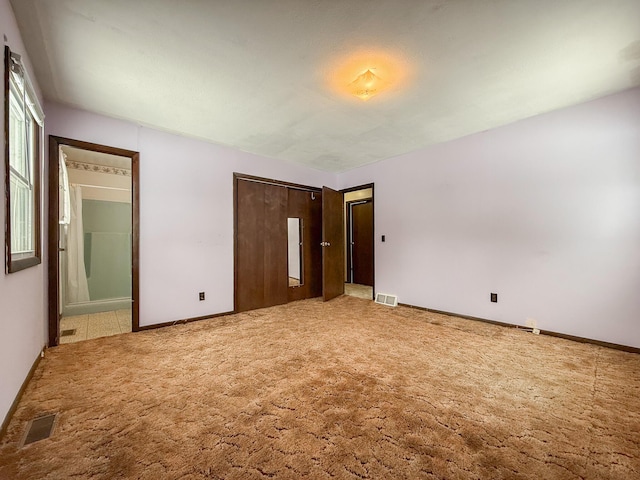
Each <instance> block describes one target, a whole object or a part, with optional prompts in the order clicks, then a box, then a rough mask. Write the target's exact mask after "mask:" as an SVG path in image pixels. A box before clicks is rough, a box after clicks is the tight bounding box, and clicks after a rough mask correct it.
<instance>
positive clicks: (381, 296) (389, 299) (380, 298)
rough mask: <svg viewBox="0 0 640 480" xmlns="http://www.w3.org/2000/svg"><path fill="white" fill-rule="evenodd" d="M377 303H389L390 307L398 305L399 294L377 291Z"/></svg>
mask: <svg viewBox="0 0 640 480" xmlns="http://www.w3.org/2000/svg"><path fill="white" fill-rule="evenodd" d="M376 303H380V304H381V305H388V306H390V307H397V306H398V296H397V295H387V294H386V293H377V294H376Z"/></svg>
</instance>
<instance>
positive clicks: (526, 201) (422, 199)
mask: <svg viewBox="0 0 640 480" xmlns="http://www.w3.org/2000/svg"><path fill="white" fill-rule="evenodd" d="M369 182H374V183H375V197H376V198H375V202H376V203H375V209H376V211H375V216H376V218H375V228H376V232H375V234H376V290H377V291H380V292H384V293H395V294H398V295H399V301H400V302H403V303H408V304H413V305H418V306H422V307H428V308H433V309H439V310H445V311H450V312H455V313H460V314H465V315H472V316H476V317H481V318H487V319H493V320H498V321H502V322H509V323H514V324H520V325H524V324H525V322H526V320H527V319H528V318H531V319H535V320H536V321H537V322H538V326H539V327H540V328H542V329H546V330H552V331H555V332H561V333H565V334H571V335H577V336H582V337H588V338H591V339H598V340H602V341H607V342H614V343H619V344H623V345H630V346H635V347H640V321H638V320H639V318H640V317H639V315H640V293H639V292H640V89H634V90H630V91H627V92H623V93H621V94H617V95H612V96H609V97H605V98H602V99H599V100H596V101H593V102H589V103H585V104H582V105H578V106H575V107H571V108H567V109H563V110H560V111H556V112H553V113H549V114H545V115H541V116H538V117H535V118H531V119H528V120H524V121H521V122H518V123H515V124H512V125H509V126H505V127H501V128H497V129H494V130H490V131H487V132H483V133H480V134H476V135H472V136H469V137H466V138H462V139H459V140H456V141H452V142H448V143H445V144H440V145H436V146H432V147H430V148H426V149H423V150H420V151H418V152H414V153H410V154H407V155H403V156H400V157H397V158H393V159H390V160H385V161H382V162H379V163H376V164H373V165H369V166H367V167H363V168H360V169H357V170H353V171H350V172H347V173H344V174H342V175H341V176H340V177H339V183H340V187H341V188H346V187H349V186H352V185H360V184H363V183H369ZM383 234H384V235H386V242H385V243H382V242H381V241H380V236H381V235H383ZM491 292H496V293H498V295H499V296H498V300H499V301H498V303H490V301H489V294H490V293H491Z"/></svg>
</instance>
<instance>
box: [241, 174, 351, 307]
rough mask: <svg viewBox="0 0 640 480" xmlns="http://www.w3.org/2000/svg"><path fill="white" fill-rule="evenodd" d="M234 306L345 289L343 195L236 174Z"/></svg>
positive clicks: (337, 292)
mask: <svg viewBox="0 0 640 480" xmlns="http://www.w3.org/2000/svg"><path fill="white" fill-rule="evenodd" d="M233 182H234V183H233V186H234V310H235V311H236V312H243V311H247V310H253V309H257V308H264V307H270V306H273V305H281V304H283V303H287V302H290V301H295V300H302V299H305V298H314V297H320V296H322V297H323V299H324V300H325V301H327V300H331V299H332V298H335V297H337V296H339V295H342V294H343V293H344V280H343V278H342V277H343V273H342V272H343V270H344V255H343V254H342V252H343V249H344V232H343V229H344V218H343V198H342V193H340V192H337V191H335V190H332V189H330V188H328V187H323V188H322V189H320V188H317V187H310V186H307V185H300V184H294V183H288V182H282V181H279V180H273V179H267V178H260V177H254V176H251V175H244V174H240V173H234V175H233Z"/></svg>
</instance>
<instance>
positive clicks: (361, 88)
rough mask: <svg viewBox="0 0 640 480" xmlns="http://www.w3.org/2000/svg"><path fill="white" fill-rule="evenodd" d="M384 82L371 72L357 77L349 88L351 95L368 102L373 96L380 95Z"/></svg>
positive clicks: (368, 71)
mask: <svg viewBox="0 0 640 480" xmlns="http://www.w3.org/2000/svg"><path fill="white" fill-rule="evenodd" d="M384 84H385V82H384V81H383V80H382V79H381V78H380V77H378V76H377V75H376V74H374V73H373V72H372V71H371V70H367V71H366V72H364V73H362V74H360V75H358V77H357V78H356V79H355V80H354V81H353V82H351V84H350V85H349V87H350V88H351V94H352V95H354V96H356V97H358V98H360V99H362V100H369V99H370V98H371V97H373V96H374V95H377V94H378V93H380V90H381V89H382V87H384Z"/></svg>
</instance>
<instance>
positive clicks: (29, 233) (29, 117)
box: [4, 46, 44, 273]
mask: <svg viewBox="0 0 640 480" xmlns="http://www.w3.org/2000/svg"><path fill="white" fill-rule="evenodd" d="M4 56H5V61H4V66H5V88H4V93H5V95H4V107H5V115H4V119H5V139H6V145H5V172H6V184H5V188H6V191H7V193H8V194H7V195H5V202H6V204H5V206H6V213H5V222H6V225H5V233H6V255H7V257H6V267H7V268H6V271H7V273H13V272H17V271H19V270H23V269H25V268H28V267H31V266H33V265H37V264H39V263H40V250H41V248H40V165H41V159H42V154H41V152H42V141H41V137H42V119H43V117H44V116H43V115H42V110H41V109H40V105H39V104H38V99H37V97H36V95H35V93H34V91H33V88H32V86H31V83H30V82H29V78H28V76H27V75H26V73H25V71H24V68H23V66H22V63H21V61H20V56H19V55H16V54H15V53H12V52H11V50H10V49H9V47H6V46H5V50H4Z"/></svg>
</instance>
